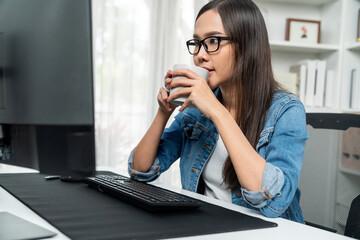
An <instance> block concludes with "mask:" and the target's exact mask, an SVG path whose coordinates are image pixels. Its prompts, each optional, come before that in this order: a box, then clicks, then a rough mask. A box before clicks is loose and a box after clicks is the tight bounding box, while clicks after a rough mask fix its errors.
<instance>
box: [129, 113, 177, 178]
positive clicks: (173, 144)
mask: <svg viewBox="0 0 360 240" xmlns="http://www.w3.org/2000/svg"><path fill="white" fill-rule="evenodd" d="M181 122H182V113H179V114H178V115H177V116H176V117H175V120H174V121H173V122H172V124H171V125H170V127H169V128H166V129H165V130H164V132H163V134H162V136H161V139H160V143H159V146H158V149H157V154H156V158H155V160H154V163H153V164H152V166H151V167H150V169H149V170H148V172H146V173H143V172H139V171H136V170H134V168H133V153H134V150H135V149H134V150H133V151H132V152H131V154H130V156H129V159H128V172H129V175H130V177H131V178H133V179H136V180H137V181H141V182H150V181H154V180H156V179H157V178H158V177H159V176H160V174H161V173H163V172H164V171H166V170H167V169H169V167H170V166H171V164H173V163H174V162H175V161H176V160H177V159H178V158H179V157H180V153H181V149H182V129H181Z"/></svg>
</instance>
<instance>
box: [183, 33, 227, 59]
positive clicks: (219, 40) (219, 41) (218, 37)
mask: <svg viewBox="0 0 360 240" xmlns="http://www.w3.org/2000/svg"><path fill="white" fill-rule="evenodd" d="M209 38H216V39H217V40H218V47H217V48H216V50H213V51H208V50H207V48H208V47H207V45H206V44H205V40H206V39H209ZM222 40H232V38H231V37H220V36H209V37H206V38H204V39H203V40H197V39H190V40H188V41H186V46H187V49H188V51H189V53H190V54H191V55H195V54H198V53H199V52H200V49H201V46H204V49H205V51H206V52H207V53H214V52H216V51H218V50H219V48H220V43H221V41H222ZM190 41H199V45H200V47H199V49H198V51H197V52H193V53H191V52H190V49H189V43H190Z"/></svg>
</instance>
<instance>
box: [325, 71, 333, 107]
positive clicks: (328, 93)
mask: <svg viewBox="0 0 360 240" xmlns="http://www.w3.org/2000/svg"><path fill="white" fill-rule="evenodd" d="M333 94H334V70H331V69H330V70H326V78H325V91H324V106H325V107H328V108H331V107H332V106H333V98H334V96H333Z"/></svg>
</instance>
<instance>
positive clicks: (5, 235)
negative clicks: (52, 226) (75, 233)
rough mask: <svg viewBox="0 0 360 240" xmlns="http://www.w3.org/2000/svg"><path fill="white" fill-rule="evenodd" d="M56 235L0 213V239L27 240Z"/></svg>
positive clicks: (18, 218) (23, 220) (10, 215)
mask: <svg viewBox="0 0 360 240" xmlns="http://www.w3.org/2000/svg"><path fill="white" fill-rule="evenodd" d="M55 235H56V233H54V232H52V231H49V230H47V229H45V228H43V227H40V226H39V225H36V224H34V223H31V222H29V221H27V220H25V219H22V218H20V217H17V216H15V215H13V214H11V213H8V212H0V239H2V240H10V239H11V240H29V239H42V238H49V237H53V236H55Z"/></svg>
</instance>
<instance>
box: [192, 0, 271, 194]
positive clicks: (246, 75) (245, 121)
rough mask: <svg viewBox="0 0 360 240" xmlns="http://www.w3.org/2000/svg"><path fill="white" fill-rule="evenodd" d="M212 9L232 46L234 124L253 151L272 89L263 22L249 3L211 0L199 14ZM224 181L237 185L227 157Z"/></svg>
mask: <svg viewBox="0 0 360 240" xmlns="http://www.w3.org/2000/svg"><path fill="white" fill-rule="evenodd" d="M209 10H215V11H217V12H218V14H219V15H220V17H221V19H222V22H223V25H224V29H225V31H226V34H227V35H228V36H230V37H231V38H232V42H233V44H234V46H235V48H234V49H235V54H234V55H235V59H234V60H235V61H234V66H233V69H232V71H233V72H232V78H231V79H230V84H231V86H234V91H235V95H234V96H235V99H236V101H235V102H236V106H235V107H236V109H237V112H236V119H235V120H236V122H237V124H238V125H239V127H240V129H241V130H242V132H243V133H244V135H245V136H246V138H247V139H248V141H249V142H250V144H251V145H252V147H253V148H254V149H255V147H256V144H257V142H258V141H259V137H260V133H261V131H262V129H263V126H264V122H265V117H266V113H267V111H268V109H269V108H270V105H271V100H272V97H273V94H274V90H275V88H278V86H277V83H276V82H275V80H274V76H273V72H272V66H271V52H270V45H269V40H268V35H267V30H266V26H265V22H264V19H263V17H262V14H261V12H260V10H259V8H258V7H257V6H256V5H255V4H254V3H253V2H252V1H251V0H213V1H211V2H209V3H208V4H206V5H205V6H204V7H203V8H202V9H201V10H200V11H199V13H198V15H197V17H196V19H198V18H199V17H200V16H201V15H202V14H203V13H205V12H206V11H209ZM223 178H224V182H225V183H226V184H227V186H228V187H229V188H230V189H233V188H235V187H238V186H239V185H240V183H239V181H238V178H237V176H236V172H235V169H234V167H233V164H232V163H231V159H230V157H228V159H227V160H226V162H225V165H224V169H223Z"/></svg>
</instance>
